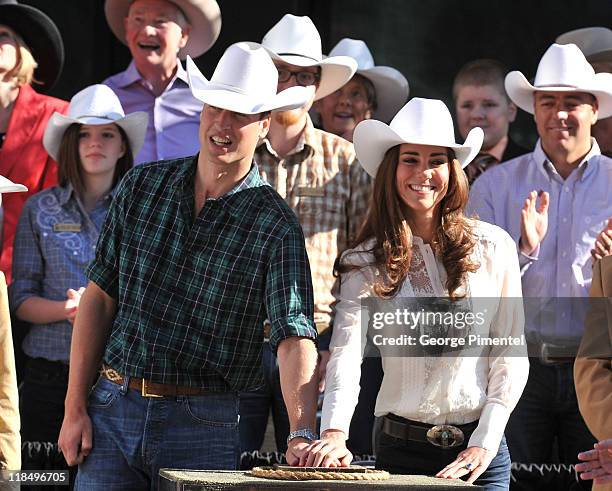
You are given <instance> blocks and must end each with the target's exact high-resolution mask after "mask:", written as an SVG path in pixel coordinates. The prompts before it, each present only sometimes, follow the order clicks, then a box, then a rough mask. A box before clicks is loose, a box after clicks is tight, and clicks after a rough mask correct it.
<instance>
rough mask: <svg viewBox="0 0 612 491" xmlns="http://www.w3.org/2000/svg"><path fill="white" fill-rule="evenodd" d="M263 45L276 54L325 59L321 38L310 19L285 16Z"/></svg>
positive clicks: (267, 36) (268, 34)
mask: <svg viewBox="0 0 612 491" xmlns="http://www.w3.org/2000/svg"><path fill="white" fill-rule="evenodd" d="M261 44H262V45H263V46H264V47H265V48H267V49H269V50H270V51H272V52H274V53H276V54H282V55H285V54H291V55H297V56H303V57H305V58H310V59H313V60H315V61H321V60H322V59H323V52H322V49H321V36H320V35H319V31H318V30H317V28H316V27H315V25H314V24H313V22H312V20H310V17H307V16H303V17H298V16H296V15H292V14H285V15H284V16H283V18H282V19H281V20H279V21H278V22H277V23H276V24H275V25H274V26H273V27H272V29H270V30H269V31H268V32H267V34H266V35H265V36H264V38H263V40H262V41H261Z"/></svg>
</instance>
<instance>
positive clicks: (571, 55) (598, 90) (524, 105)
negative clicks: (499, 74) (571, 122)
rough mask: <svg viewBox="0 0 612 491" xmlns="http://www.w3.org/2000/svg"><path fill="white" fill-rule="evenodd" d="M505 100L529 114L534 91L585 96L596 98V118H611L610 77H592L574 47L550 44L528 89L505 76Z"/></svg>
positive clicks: (520, 79)
mask: <svg viewBox="0 0 612 491" xmlns="http://www.w3.org/2000/svg"><path fill="white" fill-rule="evenodd" d="M504 85H505V86H506V92H507V93H508V96H509V97H510V99H511V100H512V102H514V103H515V104H516V105H517V106H518V107H520V108H521V109H523V110H524V111H527V112H528V113H530V114H533V112H534V109H533V100H534V99H533V97H534V93H535V91H536V90H541V91H546V92H586V93H589V94H593V95H594V96H595V97H596V98H597V102H598V105H599V117H600V118H607V117H608V116H612V75H611V74H609V73H597V74H596V73H595V71H594V70H593V67H592V66H591V65H589V62H588V61H587V60H586V58H585V57H584V55H583V54H582V51H580V50H579V49H578V47H577V46H576V45H575V44H553V45H552V46H551V47H550V48H548V49H547V50H546V53H544V55H543V56H542V59H541V60H540V64H539V65H538V70H537V72H536V76H535V80H534V82H533V85H531V84H530V83H529V82H528V81H527V79H526V78H525V76H524V75H523V74H522V73H521V72H519V71H514V72H510V73H509V74H508V75H506V80H505V83H504Z"/></svg>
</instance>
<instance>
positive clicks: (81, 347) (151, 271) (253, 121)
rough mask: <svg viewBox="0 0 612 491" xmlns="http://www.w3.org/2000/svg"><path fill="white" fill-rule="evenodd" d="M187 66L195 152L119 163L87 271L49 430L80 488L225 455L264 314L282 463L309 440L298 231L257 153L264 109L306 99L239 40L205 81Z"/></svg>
mask: <svg viewBox="0 0 612 491" xmlns="http://www.w3.org/2000/svg"><path fill="white" fill-rule="evenodd" d="M187 73H188V76H189V83H190V87H191V90H192V92H193V94H194V96H195V97H197V98H198V99H200V100H202V101H203V102H204V103H205V104H204V108H203V110H202V116H201V119H200V147H201V148H200V153H199V154H198V155H196V156H193V157H188V158H182V159H176V160H170V161H162V162H156V163H152V164H147V165H142V166H139V167H137V168H135V169H133V170H132V171H131V172H130V173H128V175H126V177H125V179H124V180H123V181H122V183H121V184H120V185H119V189H118V191H117V194H116V197H115V200H114V202H113V204H112V206H111V209H110V211H109V214H108V218H107V221H106V222H105V226H104V229H103V231H102V234H101V236H100V241H99V243H98V246H97V252H96V258H95V260H94V262H93V263H92V264H91V266H90V267H89V269H88V277H89V279H90V282H89V285H88V287H87V290H86V291H85V293H84V295H83V297H82V299H81V304H80V309H79V313H78V316H77V319H76V322H75V325H74V334H73V339H72V351H71V363H70V376H69V387H68V393H67V396H66V413H65V414H66V416H65V419H64V424H63V427H62V431H61V435H60V447H61V448H62V451H63V452H64V455H65V457H66V460H67V462H68V463H69V464H71V465H74V464H79V474H78V477H77V483H76V488H77V489H87V490H92V489H117V488H121V489H132V490H136V489H154V488H155V486H156V481H157V473H158V471H159V469H160V468H161V467H174V468H184V469H190V468H191V469H193V468H200V469H207V468H208V469H233V468H235V465H236V463H237V459H238V442H239V439H238V395H237V394H238V391H240V390H248V389H251V388H254V387H257V386H258V385H260V384H261V369H260V367H261V353H262V344H263V342H262V341H263V332H262V329H261V326H262V325H263V321H264V319H269V321H270V323H271V330H270V344H271V345H272V347H273V349H278V359H279V363H280V367H281V373H282V384H283V388H284V391H285V394H286V403H287V407H288V408H289V410H290V411H289V412H290V415H291V418H290V421H291V428H292V430H294V433H293V436H294V438H293V439H292V440H291V443H290V446H289V449H288V452H287V459H288V461H289V462H291V463H297V461H298V458H299V456H300V454H301V450H302V449H303V448H304V447H305V446H306V444H307V442H308V441H309V440H312V439H314V438H315V435H314V429H315V427H314V422H315V411H316V399H317V387H316V377H315V371H316V363H317V351H316V346H315V343H314V342H313V341H314V340H316V330H315V327H314V320H313V299H312V285H311V279H310V270H309V265H308V258H307V254H306V249H305V245H304V237H303V234H302V231H301V228H300V225H299V222H298V220H297V219H296V217H295V215H294V214H293V212H292V211H291V209H290V208H289V207H288V206H287V204H286V203H285V202H284V200H283V199H282V198H281V197H280V196H279V195H278V194H277V193H276V192H275V191H274V190H273V189H272V188H271V187H270V186H268V185H267V184H266V183H265V182H264V181H263V180H262V179H261V177H260V174H259V169H258V168H257V165H256V164H254V163H253V153H254V151H255V146H256V144H257V141H258V140H259V139H260V138H262V137H264V136H265V135H266V133H267V131H268V128H269V124H270V111H273V110H283V109H291V108H294V107H298V106H300V105H302V104H303V103H304V101H305V100H306V98H307V96H308V94H307V90H306V89H304V88H293V89H290V90H286V91H283V92H281V93H279V94H276V85H277V72H276V70H275V68H274V65H273V63H272V61H271V60H270V58H269V56H268V55H267V54H266V52H265V51H264V50H263V48H261V47H260V46H253V45H251V44H248V43H237V44H235V45H232V46H230V47H229V48H228V49H227V51H226V52H225V54H224V55H223V57H222V58H221V60H220V61H219V64H218V66H217V69H216V70H215V73H214V74H213V76H212V78H211V80H210V81H208V80H206V79H205V78H204V77H203V76H202V75H201V73H200V72H199V71H198V69H197V68H196V66H195V64H194V63H193V62H192V61H191V59H188V62H187ZM102 360H103V368H102V376H101V377H100V379H99V380H98V382H97V383H96V385H95V386H94V388H93V390H92V391H91V394H90V395H89V400H88V396H87V394H88V392H89V389H90V387H91V383H92V382H93V380H94V377H95V375H96V372H97V370H98V368H99V366H100V362H101V361H102ZM92 433H93V437H92ZM92 440H93V442H92Z"/></svg>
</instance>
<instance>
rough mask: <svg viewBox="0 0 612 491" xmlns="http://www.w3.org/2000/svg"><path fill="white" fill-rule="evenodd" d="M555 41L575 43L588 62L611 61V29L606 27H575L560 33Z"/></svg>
mask: <svg viewBox="0 0 612 491" xmlns="http://www.w3.org/2000/svg"><path fill="white" fill-rule="evenodd" d="M555 42H556V43H558V44H570V43H571V44H575V45H576V46H578V47H579V48H580V51H582V52H583V53H584V56H585V57H586V59H587V60H588V61H590V62H594V61H612V30H610V29H608V28H607V27H583V28H582V29H575V30H573V31H569V32H566V33H564V34H561V35H560V36H559V37H558V38H557V39H556V41H555Z"/></svg>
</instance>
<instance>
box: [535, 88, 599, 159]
mask: <svg viewBox="0 0 612 491" xmlns="http://www.w3.org/2000/svg"><path fill="white" fill-rule="evenodd" d="M534 119H535V122H536V127H537V129H538V134H539V135H540V138H541V141H542V147H543V149H544V151H545V152H546V154H547V155H548V156H549V158H551V159H553V160H554V159H555V157H556V156H560V157H562V158H566V159H567V160H568V161H570V162H573V161H576V160H578V159H579V158H581V157H582V156H584V155H586V154H587V153H588V152H589V149H590V148H591V126H592V125H593V124H595V122H596V121H597V100H596V99H595V97H594V96H592V95H591V94H587V93H585V92H544V91H537V92H536V93H535V96H534ZM553 163H554V161H553Z"/></svg>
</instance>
